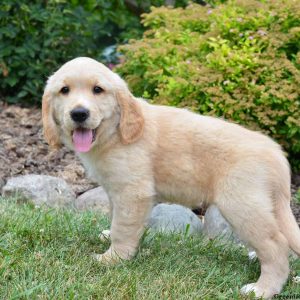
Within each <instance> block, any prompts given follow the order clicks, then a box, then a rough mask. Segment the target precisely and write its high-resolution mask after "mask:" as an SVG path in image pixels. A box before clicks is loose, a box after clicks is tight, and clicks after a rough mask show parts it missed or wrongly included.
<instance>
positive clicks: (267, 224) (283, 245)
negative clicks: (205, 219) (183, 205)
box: [216, 183, 289, 299]
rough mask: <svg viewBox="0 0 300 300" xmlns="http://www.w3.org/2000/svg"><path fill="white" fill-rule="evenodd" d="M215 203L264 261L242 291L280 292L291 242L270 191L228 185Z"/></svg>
mask: <svg viewBox="0 0 300 300" xmlns="http://www.w3.org/2000/svg"><path fill="white" fill-rule="evenodd" d="M248 184H249V183H248ZM216 204H217V206H218V207H219V209H220V210H221V212H222V214H223V216H224V217H225V218H226V219H227V220H228V222H229V223H230V224H231V225H232V227H233V229H234V230H235V231H236V233H237V234H238V235H239V236H240V238H241V239H242V240H244V241H245V242H247V243H248V244H249V245H250V246H251V247H253V248H254V249H255V251H256V253H257V256H258V259H259V261H260V264H261V274H260V277H259V279H258V281H257V282H255V283H251V284H247V285H245V286H244V287H243V288H242V289H241V292H242V293H244V294H247V293H250V292H252V291H253V292H254V293H255V295H256V296H257V297H264V298H266V299H269V298H271V297H273V296H274V295H275V294H278V293H280V291H281V289H282V287H283V285H284V283H285V282H286V280H287V277H288V274H289V263H288V242H287V240H286V238H285V237H284V235H283V234H282V233H281V232H280V230H279V227H278V225H277V222H276V219H275V217H274V214H273V210H272V201H271V199H270V198H269V196H268V195H267V193H263V192H262V191H259V190H257V187H255V188H252V189H249V186H247V185H246V186H245V188H243V187H241V186H239V188H238V189H237V191H236V192H235V191H234V190H233V189H227V193H226V192H225V193H223V194H222V195H220V196H219V197H217V199H216Z"/></svg>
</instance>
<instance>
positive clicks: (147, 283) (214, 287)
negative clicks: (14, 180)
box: [0, 198, 300, 300]
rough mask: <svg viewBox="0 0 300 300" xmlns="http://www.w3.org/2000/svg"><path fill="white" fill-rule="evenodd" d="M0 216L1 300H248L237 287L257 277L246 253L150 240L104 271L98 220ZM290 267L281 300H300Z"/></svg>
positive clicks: (16, 207)
mask: <svg viewBox="0 0 300 300" xmlns="http://www.w3.org/2000/svg"><path fill="white" fill-rule="evenodd" d="M0 216H1V219H0V299H114V300H117V299H245V298H243V297H241V296H240V295H239V288H240V287H241V286H242V285H243V284H245V283H249V282H253V281H254V280H256V279H257V277H258V275H259V265H258V263H257V262H250V261H249V260H248V257H247V252H246V250H245V249H241V248H237V247H234V246H233V245H226V246H224V245H223V246H222V245H221V243H220V242H217V241H207V240H204V239H203V237H201V236H199V237H184V236H180V235H169V236H166V235H161V234H157V235H155V236H150V235H146V236H145V238H144V240H143V242H142V243H141V246H140V251H139V253H138V255H137V257H136V258H135V259H134V260H132V261H130V262H124V263H122V264H120V265H117V266H113V267H107V266H102V265H100V264H99V263H97V262H95V261H93V259H92V258H91V257H90V254H91V253H93V252H97V253H101V252H103V251H105V250H106V249H107V248H108V246H109V244H108V243H102V242H100V241H99V239H98V234H99V232H100V231H102V230H103V229H107V228H108V227H109V222H108V220H107V219H106V218H104V217H103V216H101V215H99V214H97V213H92V212H85V213H78V212H74V211H62V210H53V209H45V208H35V207H34V206H32V205H28V204H27V205H26V204H17V203H16V201H14V200H12V199H3V198H0ZM291 268H292V272H291V276H290V279H289V281H288V284H287V285H286V286H285V288H284V290H283V292H282V294H281V295H282V296H281V299H287V298H289V297H292V295H295V294H298V297H296V298H294V299H297V298H298V299H299V298H300V285H299V284H298V285H296V284H295V283H293V282H292V280H291V277H292V276H294V275H296V271H297V270H298V275H300V272H299V270H300V262H299V259H298V260H294V261H293V262H292V263H291ZM247 299H253V297H252V298H251V297H248V298H247Z"/></svg>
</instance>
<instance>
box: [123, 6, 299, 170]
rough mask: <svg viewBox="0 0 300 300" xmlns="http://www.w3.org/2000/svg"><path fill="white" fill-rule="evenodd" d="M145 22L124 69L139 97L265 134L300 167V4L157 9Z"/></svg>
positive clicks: (125, 51)
mask: <svg viewBox="0 0 300 300" xmlns="http://www.w3.org/2000/svg"><path fill="white" fill-rule="evenodd" d="M143 23H144V25H145V26H146V27H147V28H148V29H147V31H145V33H144V36H143V38H142V39H141V40H132V41H130V43H129V44H128V45H126V46H123V47H121V51H122V52H123V54H124V57H125V60H124V63H123V64H122V65H120V66H119V67H118V69H117V70H118V72H119V73H120V74H121V75H122V76H124V77H125V78H126V80H127V81H128V83H129V85H130V87H131V89H132V90H133V92H134V93H135V94H136V95H138V96H143V97H144V98H148V99H152V101H153V102H154V103H159V104H167V105H174V106H179V107H187V108H190V109H192V110H193V111H196V112H199V113H203V114H208V115H216V116H222V117H225V118H226V119H230V120H233V121H235V122H237V123H240V124H244V125H246V126H247V127H249V128H252V129H256V130H261V131H263V132H265V133H266V134H268V135H270V136H272V137H273V138H274V139H276V140H277V141H278V142H279V143H281V145H282V146H283V147H284V148H285V149H286V150H287V151H288V152H289V154H290V158H291V161H292V162H293V165H294V167H299V166H300V160H299V158H300V2H299V1H294V0H270V1H255V0H244V1H227V2H226V3H224V4H220V5H217V6H216V7H215V8H212V7H208V6H206V7H203V6H200V5H197V4H191V5H189V6H188V7H187V8H186V9H182V8H176V9H171V8H165V7H161V8H153V9H152V12H151V13H150V14H146V15H144V20H143ZM253 142H254V143H255V141H253Z"/></svg>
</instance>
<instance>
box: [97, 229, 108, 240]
mask: <svg viewBox="0 0 300 300" xmlns="http://www.w3.org/2000/svg"><path fill="white" fill-rule="evenodd" d="M99 239H100V241H102V242H106V241H108V240H109V239H110V230H103V231H102V232H101V233H100V234H99Z"/></svg>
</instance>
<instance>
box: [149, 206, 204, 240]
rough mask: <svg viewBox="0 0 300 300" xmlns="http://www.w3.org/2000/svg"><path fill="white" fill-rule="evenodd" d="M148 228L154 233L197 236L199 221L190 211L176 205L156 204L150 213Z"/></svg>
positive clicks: (199, 226) (200, 224)
mask: <svg viewBox="0 0 300 300" xmlns="http://www.w3.org/2000/svg"><path fill="white" fill-rule="evenodd" d="M148 226H149V228H150V229H151V230H153V231H155V232H164V233H173V232H174V233H175V232H176V233H187V234H189V235H190V234H197V233H200V232H201V231H202V228H203V225H202V222H201V220H200V219H199V218H198V217H197V215H195V214H194V213H193V212H192V211H191V210H190V209H188V208H186V207H183V206H181V205H177V204H158V205H156V206H155V207H154V208H153V210H152V213H151V216H150V219H149V225H148Z"/></svg>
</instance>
